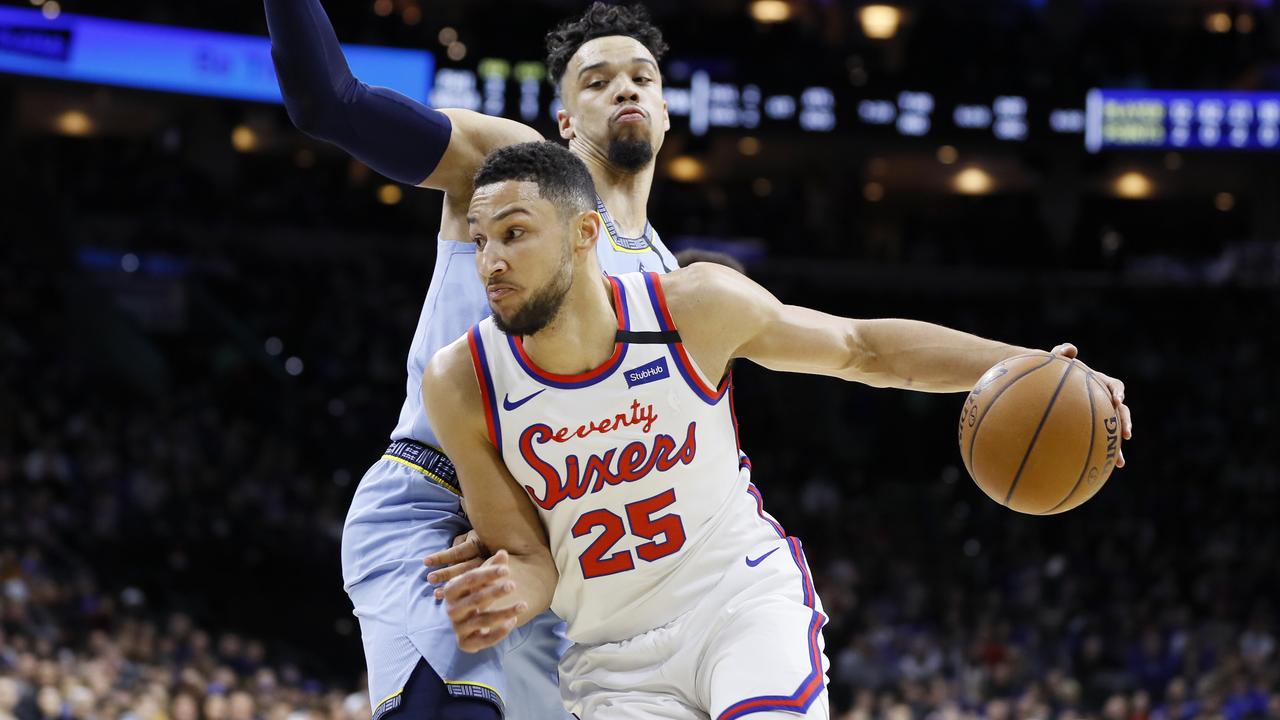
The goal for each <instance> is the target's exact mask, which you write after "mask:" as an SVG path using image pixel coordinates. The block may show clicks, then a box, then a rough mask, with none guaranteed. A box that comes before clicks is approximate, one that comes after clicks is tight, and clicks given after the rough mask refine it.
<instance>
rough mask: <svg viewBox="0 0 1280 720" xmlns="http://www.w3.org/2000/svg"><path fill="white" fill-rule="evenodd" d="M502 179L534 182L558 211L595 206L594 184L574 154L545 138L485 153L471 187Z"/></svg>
mask: <svg viewBox="0 0 1280 720" xmlns="http://www.w3.org/2000/svg"><path fill="white" fill-rule="evenodd" d="M505 180H515V181H517V182H525V181H527V182H535V183H537V184H538V193H539V194H540V195H542V198H543V199H544V200H548V201H550V202H551V203H552V204H554V205H555V206H556V207H557V208H559V209H560V210H561V211H567V212H588V211H590V210H594V209H595V206H596V185H595V183H594V182H593V181H592V180H591V173H590V172H588V171H587V166H586V165H585V164H584V163H583V162H582V160H579V159H578V156H577V155H574V154H573V153H571V152H569V151H568V150H567V149H565V148H563V147H561V146H559V145H557V144H556V143H554V142H551V141H548V140H538V141H535V142H526V143H519V144H516V145H508V146H506V147H502V148H498V149H497V150H494V151H493V152H491V153H489V156H488V157H486V158H485V159H484V164H483V165H481V166H480V169H479V170H477V171H476V177H475V182H474V186H475V187H477V188H478V187H482V186H484V185H492V184H494V183H499V182H503V181H505Z"/></svg>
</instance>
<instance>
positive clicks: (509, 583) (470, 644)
mask: <svg viewBox="0 0 1280 720" xmlns="http://www.w3.org/2000/svg"><path fill="white" fill-rule="evenodd" d="M509 560H510V558H509V557H508V555H507V551H506V550H499V551H498V552H497V553H496V554H495V555H494V556H493V557H491V558H489V559H488V560H486V561H484V564H483V565H481V566H480V567H478V568H474V569H471V570H468V571H467V572H465V573H463V574H461V575H459V576H458V577H456V578H454V579H452V580H450V581H449V582H448V583H447V584H446V585H445V586H444V600H445V604H446V606H447V611H448V613H449V620H450V622H452V623H453V633H454V635H456V636H457V638H458V647H459V648H461V649H462V650H464V651H465V652H476V651H479V650H483V649H484V648H487V647H493V646H494V645H497V644H498V643H500V642H502V641H503V640H504V639H505V638H506V637H507V635H510V634H511V631H512V630H514V629H515V627H516V623H517V622H519V615H520V613H522V612H524V611H525V610H526V609H528V604H527V603H525V602H523V601H521V602H517V603H515V604H514V605H510V606H507V607H501V606H500V605H499V604H500V603H502V602H503V601H504V600H507V599H509V598H510V597H511V596H512V595H513V594H515V591H516V584H515V581H514V580H512V579H511V567H510V563H509Z"/></svg>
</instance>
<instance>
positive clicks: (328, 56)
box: [264, 0, 541, 197]
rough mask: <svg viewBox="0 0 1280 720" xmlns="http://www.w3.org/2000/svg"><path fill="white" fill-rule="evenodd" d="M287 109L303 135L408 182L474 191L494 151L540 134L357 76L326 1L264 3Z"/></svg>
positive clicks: (267, 0)
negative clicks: (371, 83)
mask: <svg viewBox="0 0 1280 720" xmlns="http://www.w3.org/2000/svg"><path fill="white" fill-rule="evenodd" d="M264 3H265V6H266V13H267V26H268V28H269V30H270V33H271V57H272V59H273V60H274V62H275V66H276V75H277V77H278V78H279V81H280V90H281V93H282V94H283V95H284V101H285V108H286V109H287V110H288V112H289V118H290V119H291V120H292V121H293V123H294V125H296V126H297V127H298V129H300V130H302V131H303V132H305V133H307V134H308V135H311V136H313V137H316V138H318V139H321V140H325V141H327V142H331V143H333V144H335V145H337V146H338V147H341V148H342V149H343V150H345V151H347V152H348V153H350V154H351V155H352V156H353V157H355V158H356V159H358V160H360V161H361V162H363V163H365V164H366V165H368V166H369V167H371V168H373V169H374V170H376V171H377V172H379V173H381V174H383V175H385V176H387V177H388V178H391V179H392V180H396V181H398V182H402V183H405V184H408V185H421V186H422V187H429V188H435V189H438V190H444V191H445V192H446V193H449V194H451V195H455V196H457V197H462V196H464V195H470V190H471V177H472V175H473V174H474V173H475V171H476V169H477V168H479V166H480V163H481V162H482V161H483V160H484V157H485V155H486V154H488V152H489V151H491V150H493V149H495V148H497V147H501V146H504V145H510V144H512V143H517V142H525V141H529V140H538V139H541V136H540V135H539V134H538V133H537V132H536V131H535V130H533V129H532V128H530V127H528V126H526V125H522V124H520V123H517V122H513V121H510V120H505V119H502V118H494V117H488V116H486V115H481V114H479V113H475V112H470V111H467V110H446V111H439V110H433V109H432V108H429V107H427V106H425V105H423V104H421V103H418V102H416V101H414V100H412V99H410V98H408V97H405V96H404V95H401V94H400V93H397V92H395V91H392V90H388V89H386V88H380V87H371V86H369V85H366V84H365V83H363V82H360V80H358V79H357V78H356V77H355V76H354V75H352V74H351V69H350V67H348V65H347V60H346V58H345V57H344V56H343V54H342V47H341V46H340V45H339V44H338V37H337V35H336V34H335V33H334V30H333V26H332V25H331V24H330V22H329V18H328V17H327V16H326V15H325V12H324V8H322V7H321V6H320V2H319V0H264Z"/></svg>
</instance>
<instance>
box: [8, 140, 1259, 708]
mask: <svg viewBox="0 0 1280 720" xmlns="http://www.w3.org/2000/svg"><path fill="white" fill-rule="evenodd" d="M13 152H14V153H15V154H14V155H13V157H15V158H17V159H18V160H21V161H22V162H15V163H13V164H11V167H14V168H25V169H23V170H18V171H16V172H15V173H13V174H11V175H9V176H6V177H4V178H0V191H3V193H4V197H6V198H7V200H6V202H7V207H6V209H7V210H8V211H9V212H7V213H6V220H5V223H6V225H5V230H6V232H8V233H11V237H14V238H17V239H19V241H18V242H8V241H6V242H3V243H0V307H3V312H0V720H9V718H11V717H12V718H17V719H18V720H28V719H33V718H76V719H77V720H87V719H88V718H115V717H130V718H137V719H138V720H160V719H162V718H163V719H165V720H168V719H170V718H172V719H173V720H188V719H194V718H204V719H205V720H221V719H222V718H227V719H229V720H256V719H259V718H260V719H263V720H267V719H270V720H284V719H286V718H298V719H299V720H301V718H309V719H315V720H318V719H319V718H326V719H329V720H335V719H337V718H344V719H345V718H359V717H367V715H368V712H369V708H368V698H367V697H365V695H364V692H363V690H362V689H361V670H362V667H361V652H360V644H359V638H358V632H357V630H356V625H355V622H354V619H353V618H351V616H350V605H349V603H348V602H347V600H346V597H345V595H344V594H343V593H342V590H341V587H340V585H341V578H340V574H339V571H338V540H339V535H340V531H341V523H342V518H343V515H344V513H345V511H346V506H347V503H348V501H349V499H350V497H351V494H352V493H353V492H354V490H355V485H356V483H357V482H358V481H359V478H360V476H361V473H362V472H363V471H364V468H365V467H366V466H367V465H368V464H369V463H371V462H372V461H373V460H375V459H376V458H377V457H378V454H379V453H380V451H381V449H382V447H383V446H384V443H385V441H386V439H387V438H386V434H387V432H388V431H389V430H390V429H391V427H392V425H393V424H394V421H395V418H396V413H397V412H398V409H399V405H400V402H401V400H402V399H403V392H404V380H405V378H404V353H405V352H406V350H407V348H408V345H409V341H410V339H411V336H412V332H413V327H414V323H415V321H416V318H417V313H418V311H419V308H420V303H421V300H422V297H423V296H424V295H425V292H426V285H427V282H428V280H429V270H430V267H431V260H432V257H431V253H432V248H433V242H432V238H430V237H423V236H424V235H427V236H429V235H430V229H431V228H432V227H433V226H432V225H431V222H432V215H433V213H434V212H436V211H437V210H438V200H435V201H434V202H436V203H437V204H436V205H435V206H431V205H430V202H433V201H431V200H427V201H421V200H416V199H415V200H414V201H408V202H406V203H405V204H404V205H402V206H400V207H398V208H394V209H386V208H382V207H381V206H378V205H376V204H375V203H374V201H373V200H371V199H369V198H371V197H372V194H371V193H365V194H361V195H359V196H358V197H357V195H356V194H354V193H351V192H346V191H345V190H344V189H343V188H345V187H347V186H346V185H345V183H346V182H347V179H348V177H347V170H346V169H345V168H346V166H345V165H343V166H341V167H340V168H338V169H336V170H335V169H334V168H332V167H330V168H328V169H326V168H324V167H322V168H320V169H319V170H318V171H317V173H316V174H313V175H300V174H297V173H298V171H297V170H296V169H295V168H293V167H292V166H288V165H287V164H286V166H285V167H283V168H280V167H276V168H274V169H273V170H264V167H266V166H269V165H270V163H271V162H272V161H271V160H269V159H264V158H239V159H236V160H234V161H229V162H231V163H232V165H233V167H231V168H230V169H225V171H226V174H225V177H223V176H221V175H219V173H213V172H206V171H207V168H203V169H202V166H201V165H200V162H199V158H200V157H202V155H201V154H200V153H199V152H195V151H191V152H187V151H186V150H183V151H175V152H168V151H164V150H163V148H161V149H160V150H157V149H156V148H139V147H137V146H135V145H133V144H122V146H115V147H112V146H110V145H108V144H105V143H103V144H100V145H92V146H91V145H88V144H78V143H74V142H70V141H64V140H60V141H43V142H42V143H28V144H25V145H24V146H23V147H22V148H20V149H14V150H13ZM49 157H56V158H59V159H58V160H57V162H56V163H49V162H45V161H42V160H41V158H49ZM165 158H168V159H165ZM193 158H195V160H193ZM140 160H142V161H145V162H143V163H142V167H140V168H139V169H136V170H134V169H131V168H132V167H133V166H135V165H137V164H139V161H140ZM277 164H278V163H277ZM37 168H43V170H38V169H37ZM55 169H56V170H57V171H56V172H55ZM125 175H129V176H130V177H131V178H132V179H133V182H130V183H120V182H118V181H117V180H118V178H119V177H123V176H125ZM219 178H222V179H219ZM295 178H296V183H294V182H293V180H294V179H295ZM286 180H288V182H286ZM237 187H240V188H242V189H243V190H244V192H243V193H242V194H241V195H239V196H237V193H236V188H237ZM659 192H660V193H662V194H664V199H665V200H668V201H671V202H669V203H668V204H667V206H674V207H681V206H680V203H679V202H677V201H676V200H675V198H676V197H677V196H678V195H683V194H685V193H684V191H681V190H680V189H679V188H677V187H673V186H672V185H671V184H669V183H668V184H666V185H664V186H663V187H662V188H660V190H659ZM690 192H692V191H690ZM729 192H730V195H731V197H730V201H729V205H730V206H734V205H744V204H749V203H750V202H751V200H750V199H749V197H747V196H744V195H741V193H738V192H737V191H735V190H732V189H730V191H729ZM148 197H150V198H155V199H156V200H155V201H154V202H146V201H145V198H148ZM237 197H239V201H238V202H237V201H236V198H237ZM360 198H363V199H360ZM685 202H687V203H688V204H690V205H692V204H695V203H694V201H689V200H686V201H685ZM1000 202H1001V203H1004V204H997V203H995V202H994V201H993V203H989V204H976V203H975V204H972V205H970V206H967V207H966V208H965V210H964V212H965V214H966V217H968V223H969V224H966V225H958V226H956V227H955V229H954V230H955V234H954V235H952V236H951V237H949V238H948V239H947V242H948V243H950V245H952V246H954V247H956V248H960V249H958V250H956V251H955V252H956V257H958V258H960V259H955V258H953V257H952V256H949V255H946V254H943V255H939V256H934V257H933V262H934V265H933V266H932V267H929V266H926V265H927V262H926V261H928V259H929V258H927V257H926V258H923V259H921V258H915V259H912V258H910V257H906V258H903V263H902V265H898V266H896V267H885V266H880V271H882V272H885V273H889V272H894V273H898V274H897V275H889V276H887V277H890V278H900V279H901V280H902V281H903V282H901V283H899V282H898V281H897V280H895V279H890V280H885V279H884V278H883V277H882V278H881V279H880V280H879V281H878V282H872V281H874V280H875V278H868V284H866V285H863V284H862V283H861V282H857V283H855V282H849V281H847V280H841V279H839V277H838V276H836V275H833V270H832V267H833V266H831V265H830V264H828V263H826V262H825V261H823V262H814V263H812V264H811V265H808V266H806V265H803V264H797V263H798V262H801V261H797V260H795V259H794V258H796V257H802V256H803V254H804V251H805V247H804V246H803V245H798V244H791V245H789V246H788V247H787V248H786V249H785V250H784V251H782V253H780V254H786V255H788V256H790V257H791V258H792V260H791V261H789V262H786V263H778V264H777V265H774V264H772V263H770V262H767V261H766V262H761V263H757V264H755V265H753V266H751V267H750V268H749V270H750V272H751V273H752V274H753V275H754V276H755V277H757V279H759V280H760V281H761V282H762V283H764V284H765V285H766V286H768V287H769V288H771V289H772V290H774V291H775V292H776V293H778V294H779V295H780V296H781V297H782V298H783V299H785V300H786V301H788V302H794V303H801V304H807V305H812V306H815V307H819V308H822V309H824V310H828V311H831V312H836V313H840V314H844V315H849V316H862V317H877V316H905V317H914V318H919V319H923V320H929V321H934V322H941V323H944V324H948V325H952V326H955V327H959V328H962V329H966V330H970V331H973V332H976V333H979V334H982V335H986V336H990V337H996V338H1000V339H1004V340H1007V341H1010V342H1016V343H1019V344H1023V345H1029V346H1036V347H1052V346H1053V345H1055V344H1057V343H1059V342H1064V341H1071V342H1074V343H1076V344H1077V345H1078V346H1079V347H1080V348H1081V357H1082V359H1084V360H1085V361H1086V362H1088V363H1090V364H1091V365H1093V366H1095V367H1096V368H1098V369H1100V370H1103V371H1105V372H1108V373H1110V374H1112V375H1115V376H1118V377H1120V378H1122V379H1124V380H1125V381H1126V382H1127V383H1128V388H1129V389H1128V398H1129V404H1130V405H1131V407H1132V408H1133V411H1134V418H1135V435H1134V440H1133V442H1132V443H1131V444H1130V445H1128V446H1127V447H1126V449H1125V452H1126V456H1127V458H1128V461H1129V464H1130V466H1129V467H1128V468H1126V469H1124V470H1121V471H1119V472H1117V473H1116V474H1115V475H1114V476H1113V478H1112V480H1111V481H1110V483H1109V484H1108V486H1107V487H1105V488H1104V489H1103V490H1102V492H1101V493H1100V494H1099V495H1098V497H1097V498H1095V499H1094V500H1092V501H1090V502H1089V503H1088V504H1086V505H1085V506H1083V507H1082V508H1080V509H1079V510H1075V511H1072V512H1070V513H1067V514H1065V515H1063V516H1061V517H1051V518H1031V517H1023V516H1018V515H1016V514H1014V513H1012V512H1010V511H1008V510H1006V509H1004V508H1002V507H999V506H997V505H996V504H994V503H992V502H991V501H990V500H988V499H987V498H986V497H985V496H984V495H982V494H981V492H980V491H979V490H978V489H977V488H976V487H975V486H974V485H973V483H972V482H970V481H969V480H968V479H967V477H966V476H965V475H964V470H963V469H962V467H961V465H960V461H959V457H958V454H957V452H956V448H955V447H954V423H955V417H956V414H957V413H958V411H959V407H960V403H961V400H962V398H960V397H958V396H931V395H920V394H906V393H895V392H889V391H877V390H871V389H867V388H854V387H842V386H837V385H835V384H834V381H830V380H823V379H816V378H801V377H781V376H778V375H775V374H770V373H766V372H764V371H762V370H760V369H758V368H754V367H751V366H744V367H741V368H739V369H738V370H737V371H736V374H737V379H736V383H735V385H736V387H737V393H738V395H737V407H738V414H739V418H740V420H741V422H742V432H743V446H744V448H745V449H746V451H747V452H748V453H749V454H750V455H751V456H752V459H753V461H754V462H753V464H754V467H755V472H756V475H757V477H756V482H757V484H758V485H759V487H760V488H761V490H762V492H763V493H764V497H765V502H766V505H767V507H768V508H769V509H770V510H771V511H772V512H773V513H774V514H775V515H776V516H777V517H778V518H779V519H780V521H781V522H782V524H783V526H784V527H786V528H788V529H789V530H791V531H792V532H793V533H794V534H796V535H797V536H799V537H800V538H801V539H802V540H803V541H804V543H805V548H806V554H807V555H808V557H809V559H810V562H811V564H812V565H813V569H814V572H815V576H816V579H817V583H818V589H819V593H820V594H821V596H822V597H823V600H824V603H825V605H826V609H827V611H828V614H829V615H830V622H829V624H828V625H827V627H826V643H827V645H826V648H827V655H828V657H829V658H830V660H831V667H830V671H829V673H830V678H831V686H830V687H831V697H832V704H833V710H834V713H833V717H839V718H841V720H909V719H912V718H922V719H928V720H960V719H961V718H964V719H968V718H986V719H988V720H1006V719H1007V720H1041V719H1048V718H1053V719H1054V720H1072V719H1074V718H1096V719H1099V720H1250V719H1258V718H1276V719H1280V651H1277V648H1276V642H1277V632H1278V630H1280V628H1278V626H1277V621H1278V620H1280V616H1278V615H1277V611H1278V609H1280V608H1278V606H1277V603H1280V580H1278V579H1277V568H1280V525H1278V524H1277V523H1276V521H1275V510H1276V508H1278V507H1280V444H1277V443H1275V442H1274V434H1275V431H1276V428H1277V424H1276V417H1275V413H1276V408H1278V407H1280V386H1278V384H1277V383H1276V382H1275V379H1274V369H1273V367H1272V365H1271V363H1272V362H1273V361H1272V358H1274V357H1277V356H1278V353H1280V347H1277V345H1280V340H1278V339H1277V334H1276V333H1275V332H1274V318H1275V317H1277V316H1278V314H1280V293H1278V292H1277V290H1276V287H1275V286H1274V285H1265V284H1264V285H1245V284H1237V283H1233V282H1226V283H1221V284H1219V285H1216V286H1213V285H1208V284H1195V283H1191V284H1187V283H1181V282H1160V281H1150V282H1146V283H1134V282H1132V278H1130V277H1129V276H1126V275H1124V274H1123V273H1120V272H1113V273H1102V274H1098V275H1092V276H1089V278H1086V280H1087V282H1085V281H1082V280H1081V279H1080V277H1079V276H1074V275H1070V274H1063V275H1062V276H1060V277H1059V276H1055V275H1054V274H1052V273H1043V272H1034V273H1033V272H1029V270H1030V269H1031V268H1039V265H1038V262H1039V260H1038V259H1037V258H1038V257H1039V256H1038V255H1037V252H1038V251H1036V250H1034V249H1032V250H1027V251H1026V252H1027V255H1026V256H1020V255H1015V256H1014V257H1013V259H1008V258H1006V262H1008V263H1011V264H1012V265H1013V270H1012V272H1011V273H1009V274H1005V275H999V276H997V277H996V282H993V283H991V284H989V285H988V284H986V280H976V279H975V280H972V281H965V282H946V283H938V284H936V285H935V284H933V283H927V282H926V283H922V282H919V281H918V278H919V277H922V276H923V275H916V274H913V273H917V272H919V273H921V274H923V273H926V272H928V271H931V270H932V271H933V272H936V273H939V277H945V276H949V275H955V276H958V277H961V278H966V277H973V278H986V279H988V280H989V279H990V276H986V275H981V274H974V275H965V274H964V273H968V272H970V271H971V270H972V269H973V265H972V264H968V265H967V269H964V270H960V269H957V268H958V267H960V266H961V265H965V263H964V262H963V258H964V257H967V256H968V254H967V253H966V251H964V250H963V248H965V247H969V246H974V245H977V244H979V243H989V244H992V245H993V246H994V245H999V244H1002V243H1003V244H1010V245H1011V244H1017V243H1023V244H1025V245H1028V246H1034V245H1035V244H1036V241H1035V240H1029V239H1028V238H1027V237H1025V236H1023V235H1022V232H1023V230H1024V229H1025V226H1023V225H1017V224H1015V225H1005V224H1002V222H1001V221H1002V219H1004V218H1007V217H1008V216H1009V215H1008V214H1007V213H1006V209H1007V208H1008V207H1009V206H1010V205H1012V206H1013V207H1014V209H1015V212H1014V213H1013V215H1014V216H1015V217H1020V216H1034V215H1035V214H1036V213H1035V210H1034V207H1032V208H1031V209H1028V208H1027V207H1024V206H1026V205H1034V204H1035V202H1036V200H1035V199H1034V198H1026V197H1023V198H1012V199H1005V200H1002V201H1000ZM415 203H426V204H425V205H422V206H419V205H415ZM662 207H664V205H662V204H660V203H655V208H662ZM311 209H315V210H316V214H312V213H311V212H310V210H311ZM777 210H778V212H779V213H786V212H789V213H790V214H782V215H780V216H779V218H778V219H776V220H775V221H774V222H775V223H777V224H778V225H779V226H782V225H786V226H790V227H805V226H806V225H808V224H812V223H821V222H832V221H831V220H830V219H827V220H822V219H820V218H816V217H813V216H811V215H812V211H814V208H812V207H810V206H807V205H805V204H802V203H797V204H795V205H793V206H790V207H787V206H785V204H784V205H779V206H778V207H777ZM1166 210H1167V208H1166ZM935 211H936V209H935ZM656 212H657V213H663V212H669V211H665V210H661V209H659V210H657V211H656ZM692 212H693V211H692V210H690V213H692ZM1161 212H1164V211H1163V210H1162V211H1161ZM949 217H951V216H947V215H939V216H938V217H937V219H936V220H934V221H933V222H936V223H937V224H939V225H944V224H947V220H948V218H949ZM662 220H663V216H662V215H661V214H658V215H656V216H655V225H656V226H657V227H658V228H659V231H660V232H661V231H663V228H664V227H666V226H664V225H663V224H662ZM674 221H675V220H673V222H674ZM1163 222H1165V223H1166V224H1165V225H1164V227H1167V228H1168V229H1169V232H1173V233H1176V232H1178V228H1177V227H1176V223H1173V224H1169V221H1168V220H1167V219H1164V220H1163ZM360 228H373V230H371V231H368V232H361V231H360ZM424 228H425V229H426V230H425V231H424ZM866 232H867V231H866V226H864V225H860V224H851V225H850V226H849V227H848V228H846V233H847V234H846V236H844V237H845V239H847V241H848V242H849V245H848V247H849V248H850V250H848V251H847V252H846V259H856V258H857V257H858V254H857V250H858V248H859V247H861V245H860V243H863V242H868V240H867V237H866ZM668 235H671V233H668ZM904 237H905V238H906V240H904V242H906V243H907V244H908V245H909V244H910V241H911V240H912V239H913V238H914V236H912V235H910V234H905V235H904ZM6 240H7V238H6ZM1182 240H1183V241H1188V242H1189V240H1188V239H1187V238H1182ZM779 244H781V242H779ZM941 244H942V243H939V245H941ZM772 249H777V248H772ZM829 250H830V251H831V252H835V249H834V248H830V249H829ZM974 256H975V257H980V254H974ZM130 257H132V260H130V259H129V258H130ZM1023 257H1025V258H1026V264H1025V265H1023V266H1018V264H1017V263H1018V262H1019V260H1018V258H1023ZM104 258H106V260H104ZM907 260H911V262H909V263H908V262H906V261H907ZM906 265H910V267H905V266H906ZM917 265H919V266H920V267H918V268H917V267H915V266H917ZM836 267H838V266H836ZM1024 271H1026V272H1024ZM863 277H865V276H863ZM912 278H916V279H917V280H916V281H912ZM1011 278H1012V279H1011ZM785 641H786V640H785V639H784V638H779V642H785Z"/></svg>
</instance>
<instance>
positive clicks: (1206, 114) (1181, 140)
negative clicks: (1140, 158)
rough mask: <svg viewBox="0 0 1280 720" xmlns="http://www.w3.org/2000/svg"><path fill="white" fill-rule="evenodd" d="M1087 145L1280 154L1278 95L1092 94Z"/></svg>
mask: <svg viewBox="0 0 1280 720" xmlns="http://www.w3.org/2000/svg"><path fill="white" fill-rule="evenodd" d="M1085 147H1086V148H1088V150H1089V152H1098V151H1100V150H1121V149H1140V150H1184V149H1185V150H1193V149H1195V150H1280V93H1264V92H1215V91H1190V90H1188V91H1179V90H1091V91H1090V92H1089V96H1088V100H1087V102H1086V103H1085Z"/></svg>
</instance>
